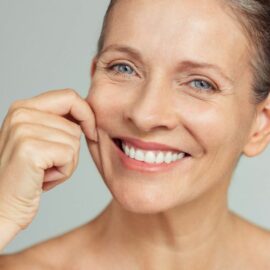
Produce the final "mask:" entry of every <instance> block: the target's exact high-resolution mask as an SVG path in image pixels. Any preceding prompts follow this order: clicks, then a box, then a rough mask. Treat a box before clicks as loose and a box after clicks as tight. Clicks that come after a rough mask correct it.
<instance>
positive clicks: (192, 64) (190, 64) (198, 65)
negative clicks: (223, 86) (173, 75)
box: [97, 44, 234, 84]
mask: <svg viewBox="0 0 270 270" xmlns="http://www.w3.org/2000/svg"><path fill="white" fill-rule="evenodd" d="M108 51H116V52H122V53H127V54H129V55H131V56H133V57H134V58H137V59H138V60H140V61H141V62H142V60H143V57H142V55H141V53H140V51H139V50H137V49H135V48H132V47H129V46H125V45H118V44H111V45H109V46H107V47H106V48H104V49H103V50H101V52H100V53H98V54H97V57H98V58H99V57H100V56H101V55H102V54H104V53H106V52H108ZM177 67H178V68H179V69H180V70H182V69H212V70H213V71H214V72H216V73H217V74H218V75H219V76H221V77H223V78H224V79H225V80H227V81H228V82H229V83H230V84H234V81H233V80H232V79H231V78H230V77H229V76H228V75H226V74H225V73H224V72H223V70H222V68H221V67H219V66H217V65H214V64H209V63H205V62H199V61H193V60H184V61H180V62H179V63H178V65H177Z"/></svg>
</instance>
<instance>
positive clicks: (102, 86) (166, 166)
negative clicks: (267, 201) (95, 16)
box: [87, 0, 255, 213]
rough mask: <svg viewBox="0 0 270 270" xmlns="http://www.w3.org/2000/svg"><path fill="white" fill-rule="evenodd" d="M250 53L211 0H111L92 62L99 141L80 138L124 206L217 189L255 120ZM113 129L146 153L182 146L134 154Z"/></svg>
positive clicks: (155, 206) (151, 208) (168, 203)
mask: <svg viewBox="0 0 270 270" xmlns="http://www.w3.org/2000/svg"><path fill="white" fill-rule="evenodd" d="M248 60H249V55H248V48H247V40H246V37H245V35H244V34H243V30H242V29H241V27H240V26H239V24H238V23H237V22H236V21H235V20H234V19H233V18H232V17H231V16H230V15H229V13H228V12H225V9H224V7H223V6H221V4H220V3H218V1H215V0H212V1H209V0H203V1H202V0H200V1H196V0H191V1H190V0H188V1H187V0H181V1H179V0H178V1H172V0H170V1H161V0H153V1H151V0H148V1H145V0H129V1H122V0H119V1H118V3H117V4H116V6H115V8H114V10H113V13H112V16H111V18H110V21H109V28H108V30H107V32H106V39H105V43H104V46H103V53H102V54H101V55H100V56H99V57H98V58H97V59H94V61H93V65H92V85H91V88H90V91H89V95H88V97H87V101H88V103H89V104H90V106H91V107H92V109H93V111H94V113H95V116H96V122H97V128H98V134H99V142H98V144H92V143H91V142H89V141H88V147H89V149H90V152H91V154H92V157H93V159H94V161H95V163H96V165H97V167H98V169H99V171H100V172H101V174H102V176H103V178H104V181H105V183H106V185H107V186H108V188H109V190H110V191H111V193H112V195H113V197H114V198H115V199H116V200H117V201H118V202H119V203H120V204H121V205H122V206H123V207H124V208H126V209H128V210H131V211H134V212H141V213H147V212H148V213H153V212H159V211H164V210H166V209H169V208H173V207H176V206H179V205H182V204H184V203H186V202H190V201H191V200H194V199H195V198H198V197H200V196H202V195H204V194H206V193H208V192H210V190H215V191H217V190H222V192H223V193H225V192H224V190H225V189H224V187H225V186H227V184H228V183H229V180H230V178H231V175H232V172H233V170H234V168H235V166H236V164H237V162H238V160H239V157H240V155H241V154H242V153H243V149H244V147H245V144H247V141H248V138H249V134H250V130H251V126H252V123H253V122H254V116H255V106H254V105H251V104H250V102H249V101H250V94H251V83H252V82H251V80H252V74H251V70H250V67H249V63H248ZM113 138H121V139H122V140H124V141H125V143H126V144H128V145H129V148H131V147H132V146H133V147H134V148H135V150H136V149H139V148H141V149H142V148H145V149H148V150H149V151H151V150H152V153H150V154H149V153H148V158H150V157H151V156H152V154H153V151H154V154H158V153H159V150H162V152H163V153H164V155H165V156H166V155H167V158H168V159H167V162H170V160H169V156H170V154H168V152H169V151H171V150H170V148H172V149H174V150H175V151H173V154H174V153H177V154H180V153H181V152H182V151H183V152H186V153H188V154H189V156H187V157H184V158H183V159H179V160H177V161H173V162H171V163H166V162H163V163H161V164H158V163H152V164H149V163H146V162H143V161H137V162H134V159H131V158H128V157H125V158H124V154H123V153H122V152H121V151H120V150H119V148H118V147H117V146H116V145H115V143H114V141H113ZM127 138H131V139H137V140H141V141H143V142H146V143H148V142H156V143H161V144H164V145H165V148H164V149H162V148H161V147H159V146H158V147H156V149H155V150H153V149H151V147H150V145H147V144H146V145H144V146H145V147H143V146H141V145H137V144H136V143H135V142H134V141H129V142H128V140H127ZM149 151H148V152H149ZM144 153H145V154H146V153H147V152H144ZM138 155H139V154H138ZM160 156H162V155H160ZM174 156H175V155H174ZM179 156H180V157H181V154H180V155H179ZM175 157H176V156H175ZM155 162H156V161H155ZM211 192H212V191H211Z"/></svg>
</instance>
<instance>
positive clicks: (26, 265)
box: [0, 224, 91, 270]
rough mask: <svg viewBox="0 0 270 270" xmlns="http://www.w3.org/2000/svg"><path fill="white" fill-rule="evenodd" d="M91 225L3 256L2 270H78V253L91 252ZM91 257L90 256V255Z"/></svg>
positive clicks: (1, 260) (1, 257)
mask: <svg viewBox="0 0 270 270" xmlns="http://www.w3.org/2000/svg"><path fill="white" fill-rule="evenodd" d="M89 237H91V236H90V235H89V224H85V225H83V226H81V227H78V228H75V229H73V230H71V231H69V232H67V233H64V234H62V235H60V236H56V237H54V238H51V239H48V240H46V241H44V242H40V243H37V244H35V245H33V246H31V247H29V248H27V249H25V250H22V251H20V252H17V253H13V254H8V255H1V256H0V269H1V270H14V269H16V270H25V269H27V270H43V269H44V270H45V269H46V270H50V269H51V270H54V269H57V270H61V269H65V270H66V269H70V270H72V269H78V268H76V265H74V260H73V259H74V257H76V254H78V252H80V251H83V250H85V249H86V248H87V249H88V251H89V246H90V243H91V239H89ZM89 255H90V254H89Z"/></svg>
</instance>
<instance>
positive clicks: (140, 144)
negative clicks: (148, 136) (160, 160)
mask: <svg viewBox="0 0 270 270" xmlns="http://www.w3.org/2000/svg"><path fill="white" fill-rule="evenodd" d="M118 139H120V140H121V141H124V142H127V143H129V144H131V145H134V146H135V147H137V148H140V149H143V150H163V151H175V152H184V151H183V150H181V149H179V148H175V147H172V146H170V145H166V144H162V143H157V142H150V141H148V142H144V141H142V140H139V139H135V138H130V137H118Z"/></svg>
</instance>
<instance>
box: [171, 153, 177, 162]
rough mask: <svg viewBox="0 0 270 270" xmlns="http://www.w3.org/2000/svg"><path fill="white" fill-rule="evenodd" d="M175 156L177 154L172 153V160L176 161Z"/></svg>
mask: <svg viewBox="0 0 270 270" xmlns="http://www.w3.org/2000/svg"><path fill="white" fill-rule="evenodd" d="M177 156H178V155H177V154H176V153H174V154H173V155H172V160H173V161H176V160H177Z"/></svg>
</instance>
